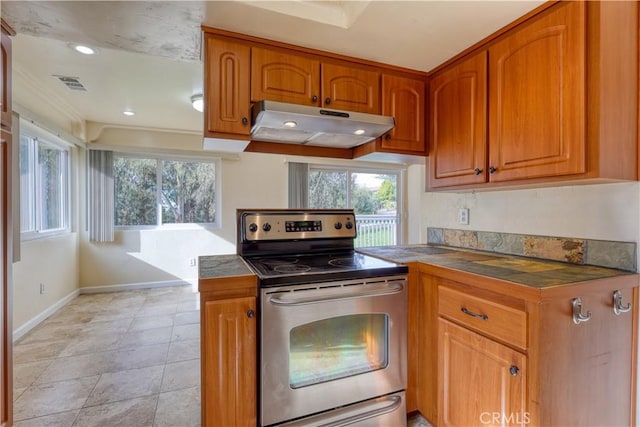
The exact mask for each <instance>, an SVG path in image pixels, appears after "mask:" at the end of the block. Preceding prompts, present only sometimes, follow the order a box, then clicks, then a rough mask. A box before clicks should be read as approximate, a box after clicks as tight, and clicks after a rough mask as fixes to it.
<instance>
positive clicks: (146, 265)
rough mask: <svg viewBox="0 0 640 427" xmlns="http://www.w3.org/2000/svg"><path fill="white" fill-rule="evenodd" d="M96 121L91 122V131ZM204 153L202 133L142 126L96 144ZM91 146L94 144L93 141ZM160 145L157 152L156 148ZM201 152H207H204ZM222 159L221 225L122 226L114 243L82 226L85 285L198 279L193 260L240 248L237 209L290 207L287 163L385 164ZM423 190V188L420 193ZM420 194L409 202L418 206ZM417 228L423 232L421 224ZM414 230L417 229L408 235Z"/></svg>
mask: <svg viewBox="0 0 640 427" xmlns="http://www.w3.org/2000/svg"><path fill="white" fill-rule="evenodd" d="M95 129H96V125H95V124H91V123H90V124H89V125H88V130H89V133H90V134H98V132H94V131H95ZM153 141H157V142H158V143H157V144H156V145H157V146H158V147H157V149H164V150H174V151H175V150H182V151H184V150H187V151H191V152H196V151H201V146H202V137H200V136H197V135H189V134H172V133H167V132H164V133H155V132H151V131H142V130H126V129H117V128H105V129H104V130H102V131H101V132H100V133H99V137H97V138H96V141H95V143H94V144H96V145H94V146H101V147H111V148H112V149H114V150H118V149H119V148H121V149H122V148H123V147H124V149H127V150H131V149H136V148H137V149H142V150H145V149H149V148H150V147H152V146H153ZM89 146H90V147H91V146H92V144H89ZM157 149H156V150H157ZM201 154H202V152H201ZM226 157H228V158H223V159H222V161H221V167H222V174H221V184H222V189H221V191H222V201H221V205H222V206H221V208H222V218H221V227H220V228H217V229H212V228H201V227H197V226H193V227H191V228H189V229H180V230H177V229H155V230H119V231H117V232H116V240H115V241H114V242H112V243H94V242H89V240H88V237H87V234H86V232H85V231H84V230H85V227H82V232H81V239H80V240H81V244H80V245H81V248H80V286H81V287H83V288H84V287H97V286H111V285H130V284H138V283H149V282H172V281H189V282H195V281H196V279H197V268H196V267H191V266H189V260H190V259H191V258H197V257H198V256H201V255H219V254H231V253H235V251H236V209H253V208H258V209H263V208H286V207H287V204H288V200H287V199H288V189H287V185H288V161H298V162H307V163H320V164H334V165H350V166H353V165H356V164H357V165H359V166H367V167H384V166H387V167H389V165H380V164H374V163H365V162H354V161H342V160H331V159H319V158H312V157H295V156H283V155H276V154H260V153H239V154H237V155H235V156H226ZM415 193H416V194H419V191H418V192H415ZM419 200H420V199H419V197H413V198H411V199H409V200H407V204H408V205H409V206H410V207H409V209H414V210H415V209H417V207H413V208H411V206H412V203H413V205H414V206H415V205H416V203H419ZM415 230H418V228H416V229H415ZM409 234H415V233H409Z"/></svg>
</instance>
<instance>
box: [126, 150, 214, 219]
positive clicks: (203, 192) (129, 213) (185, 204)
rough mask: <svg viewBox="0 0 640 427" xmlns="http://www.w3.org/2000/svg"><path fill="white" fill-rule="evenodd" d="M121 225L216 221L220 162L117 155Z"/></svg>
mask: <svg viewBox="0 0 640 427" xmlns="http://www.w3.org/2000/svg"><path fill="white" fill-rule="evenodd" d="M114 180H115V193H116V200H115V210H116V212H115V221H116V225H118V226H144V225H146V226H149V225H163V224H183V223H197V224H212V223H215V222H216V212H217V210H216V163H215V162H210V161H209V162H207V161H178V160H163V159H153V158H137V157H125V156H116V157H115V158H114Z"/></svg>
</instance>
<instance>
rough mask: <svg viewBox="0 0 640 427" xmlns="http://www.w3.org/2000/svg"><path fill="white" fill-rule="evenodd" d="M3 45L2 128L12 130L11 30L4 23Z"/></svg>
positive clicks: (1, 48) (0, 97)
mask: <svg viewBox="0 0 640 427" xmlns="http://www.w3.org/2000/svg"><path fill="white" fill-rule="evenodd" d="M2 24H3V25H2V43H0V50H1V55H2V64H0V73H2V75H1V76H0V80H2V93H0V117H1V123H2V127H4V128H5V129H11V37H10V36H9V34H10V32H9V31H10V30H9V29H8V28H5V24H4V21H2Z"/></svg>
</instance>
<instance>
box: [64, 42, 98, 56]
mask: <svg viewBox="0 0 640 427" xmlns="http://www.w3.org/2000/svg"><path fill="white" fill-rule="evenodd" d="M69 46H71V48H73V50H75V51H76V52H79V53H81V54H83V55H95V54H96V53H98V51H97V50H96V49H95V48H92V47H90V46H87V45H84V44H73V43H72V44H70V45H69Z"/></svg>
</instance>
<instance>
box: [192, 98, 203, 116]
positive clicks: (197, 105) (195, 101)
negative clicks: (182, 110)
mask: <svg viewBox="0 0 640 427" xmlns="http://www.w3.org/2000/svg"><path fill="white" fill-rule="evenodd" d="M191 105H192V106H193V108H194V109H195V110H196V111H199V112H201V113H202V112H203V111H204V99H203V98H202V94H201V93H197V94H195V95H193V96H192V97H191Z"/></svg>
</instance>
